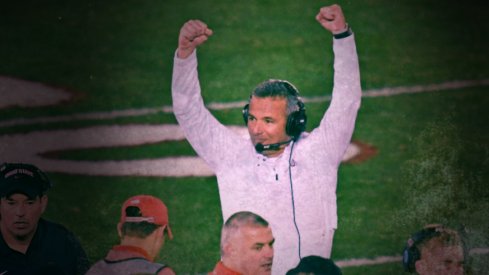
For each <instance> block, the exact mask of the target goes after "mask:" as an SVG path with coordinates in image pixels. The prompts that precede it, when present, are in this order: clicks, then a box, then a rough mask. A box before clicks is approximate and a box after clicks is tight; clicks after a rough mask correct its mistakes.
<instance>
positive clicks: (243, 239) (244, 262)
mask: <svg viewBox="0 0 489 275" xmlns="http://www.w3.org/2000/svg"><path fill="white" fill-rule="evenodd" d="M239 231H240V232H238V233H237V234H236V235H237V236H236V237H235V239H234V241H232V246H233V248H234V251H233V252H234V253H232V257H233V258H234V259H233V260H234V262H235V264H236V267H235V268H236V270H235V271H237V272H240V273H242V274H243V275H261V274H271V272H272V261H273V243H274V241H275V239H274V238H273V235H272V230H271V229H270V227H262V226H244V227H242V228H241V229H240V230H239Z"/></svg>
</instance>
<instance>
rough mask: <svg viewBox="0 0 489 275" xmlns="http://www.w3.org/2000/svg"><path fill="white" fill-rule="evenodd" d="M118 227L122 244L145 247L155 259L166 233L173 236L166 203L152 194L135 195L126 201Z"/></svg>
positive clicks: (170, 236)
mask: <svg viewBox="0 0 489 275" xmlns="http://www.w3.org/2000/svg"><path fill="white" fill-rule="evenodd" d="M117 229H118V232H119V236H120V237H121V244H127V245H136V246H140V247H143V248H144V249H145V250H146V251H147V252H148V253H149V255H150V256H151V257H152V258H153V259H154V258H155V257H156V256H157V255H158V253H159V251H160V249H161V247H162V246H163V244H164V242H165V233H166V234H167V235H168V237H169V238H170V239H172V238H173V235H172V232H171V229H170V225H169V221H168V209H167V208H166V205H165V204H164V203H163V202H162V201H161V200H160V199H158V198H156V197H153V196H150V195H137V196H133V197H130V198H129V199H127V200H126V201H125V202H124V204H123V205H122V209H121V218H120V221H119V223H118V225H117Z"/></svg>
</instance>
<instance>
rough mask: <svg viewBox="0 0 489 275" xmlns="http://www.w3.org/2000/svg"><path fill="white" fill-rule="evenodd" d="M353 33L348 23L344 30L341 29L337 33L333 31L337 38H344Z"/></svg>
mask: <svg viewBox="0 0 489 275" xmlns="http://www.w3.org/2000/svg"><path fill="white" fill-rule="evenodd" d="M352 34H353V32H352V31H351V28H350V26H349V25H348V24H346V27H345V28H344V29H343V30H340V31H338V32H336V33H333V37H334V38H335V39H342V38H345V37H348V36H350V35H352Z"/></svg>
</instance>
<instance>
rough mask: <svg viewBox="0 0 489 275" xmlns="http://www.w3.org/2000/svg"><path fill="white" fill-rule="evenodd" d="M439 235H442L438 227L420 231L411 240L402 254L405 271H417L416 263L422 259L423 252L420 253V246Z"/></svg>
mask: <svg viewBox="0 0 489 275" xmlns="http://www.w3.org/2000/svg"><path fill="white" fill-rule="evenodd" d="M438 234H440V233H439V232H438V227H431V228H425V229H423V230H421V231H418V232H416V233H414V234H413V235H412V236H411V238H409V240H408V241H407V243H406V247H405V248H404V251H403V254H402V257H403V258H402V264H403V266H404V270H405V271H409V272H415V271H416V266H415V264H416V261H418V260H419V259H421V252H420V251H419V248H418V245H419V244H420V243H422V242H423V241H424V240H426V239H431V238H433V237H434V236H436V235H438Z"/></svg>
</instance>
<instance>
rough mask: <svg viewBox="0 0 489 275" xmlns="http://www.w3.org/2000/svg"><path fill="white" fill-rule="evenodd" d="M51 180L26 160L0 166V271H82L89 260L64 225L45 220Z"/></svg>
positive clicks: (7, 274) (17, 272)
mask: <svg viewBox="0 0 489 275" xmlns="http://www.w3.org/2000/svg"><path fill="white" fill-rule="evenodd" d="M51 186H52V183H51V181H50V180H49V178H48V177H47V175H46V174H45V173H44V172H43V171H41V170H40V169H39V168H38V167H36V166H34V165H32V164H27V163H4V164H2V165H1V166H0V233H1V234H0V274H6V275H10V274H70V275H72V274H85V272H86V271H87V270H88V267H89V261H88V258H87V256H86V254H85V251H84V250H83V248H82V246H81V244H80V242H79V241H78V239H77V238H76V237H75V235H74V234H73V233H71V232H70V231H69V230H68V229H66V228H65V227H64V226H62V225H60V224H57V223H54V222H51V221H48V220H45V219H43V218H42V217H41V216H42V215H43V213H44V211H45V210H46V207H47V205H48V196H47V194H46V193H47V191H48V190H49V189H50V188H51Z"/></svg>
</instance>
